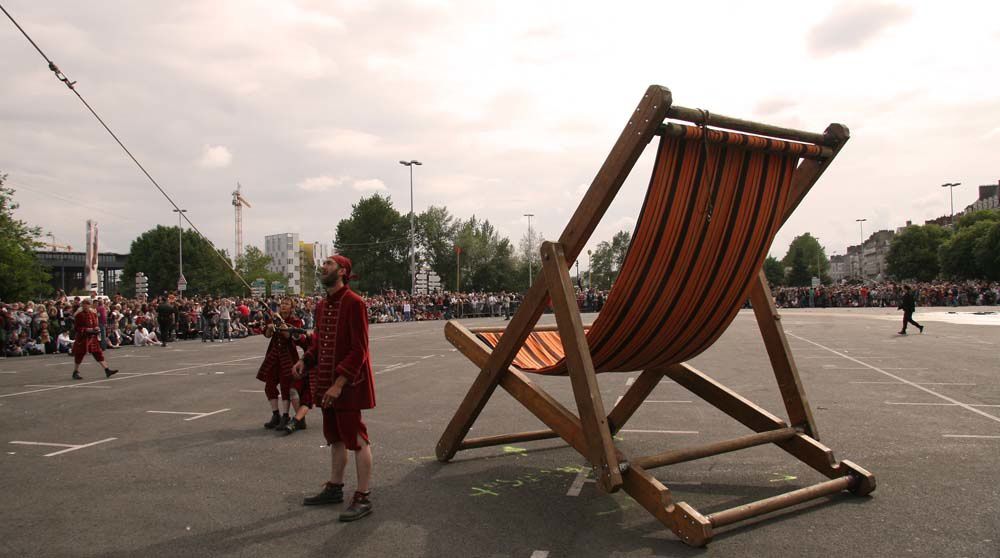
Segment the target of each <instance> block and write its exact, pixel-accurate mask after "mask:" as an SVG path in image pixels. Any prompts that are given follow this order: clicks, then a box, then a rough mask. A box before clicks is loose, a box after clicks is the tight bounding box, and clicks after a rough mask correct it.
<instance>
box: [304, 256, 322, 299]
mask: <svg viewBox="0 0 1000 558" xmlns="http://www.w3.org/2000/svg"><path fill="white" fill-rule="evenodd" d="M320 287H321V283H320V280H319V270H317V269H316V262H315V261H313V259H312V258H303V261H302V294H306V295H311V294H313V293H315V292H316V291H318V290H320Z"/></svg>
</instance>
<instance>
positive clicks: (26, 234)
mask: <svg viewBox="0 0 1000 558" xmlns="http://www.w3.org/2000/svg"><path fill="white" fill-rule="evenodd" d="M6 180H7V175H5V174H0V300H8V301H13V300H26V299H29V298H34V297H35V296H39V295H44V294H47V293H49V292H50V291H51V290H52V288H51V287H49V285H48V280H49V274H48V273H47V272H46V271H45V270H44V269H43V268H42V266H41V265H40V264H39V263H38V260H37V258H35V253H34V252H35V250H36V249H38V248H39V247H40V246H41V243H39V242H38V241H37V240H35V238H36V237H38V236H41V234H42V229H41V228H40V227H32V226H29V225H28V224H27V223H25V222H24V221H22V220H20V219H15V218H14V210H15V209H17V208H18V204H16V203H14V190H13V189H12V188H7V187H5V186H4V185H3V184H4V182H5V181H6Z"/></svg>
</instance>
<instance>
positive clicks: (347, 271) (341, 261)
mask: <svg viewBox="0 0 1000 558" xmlns="http://www.w3.org/2000/svg"><path fill="white" fill-rule="evenodd" d="M331 257H332V258H333V261H335V262H337V265H338V266H340V268H341V269H343V270H344V284H345V285H346V284H347V283H348V282H349V281H350V280H351V279H357V277H356V276H354V275H351V260H350V259H348V258H346V257H344V256H341V255H340V254H336V255H334V256H331Z"/></svg>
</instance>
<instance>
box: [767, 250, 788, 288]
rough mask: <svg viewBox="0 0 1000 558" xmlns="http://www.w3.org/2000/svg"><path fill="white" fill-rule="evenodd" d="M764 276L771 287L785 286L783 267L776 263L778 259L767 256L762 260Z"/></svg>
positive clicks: (778, 262)
mask: <svg viewBox="0 0 1000 558" xmlns="http://www.w3.org/2000/svg"><path fill="white" fill-rule="evenodd" d="M764 275H765V276H766V277H767V282H768V283H770V285H771V286H772V287H778V286H781V285H784V284H785V266H784V265H782V264H781V262H780V261H778V258H775V257H774V256H768V257H767V259H766V260H764Z"/></svg>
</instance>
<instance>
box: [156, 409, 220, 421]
mask: <svg viewBox="0 0 1000 558" xmlns="http://www.w3.org/2000/svg"><path fill="white" fill-rule="evenodd" d="M228 410H229V409H219V410H218V411H212V412H210V413H191V412H188V411H146V412H147V413H155V414H159V415H194V416H193V417H190V418H186V419H184V420H186V421H187V420H198V419H200V418H205V417H207V416H211V415H217V414H219V413H225V412H226V411H228Z"/></svg>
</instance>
